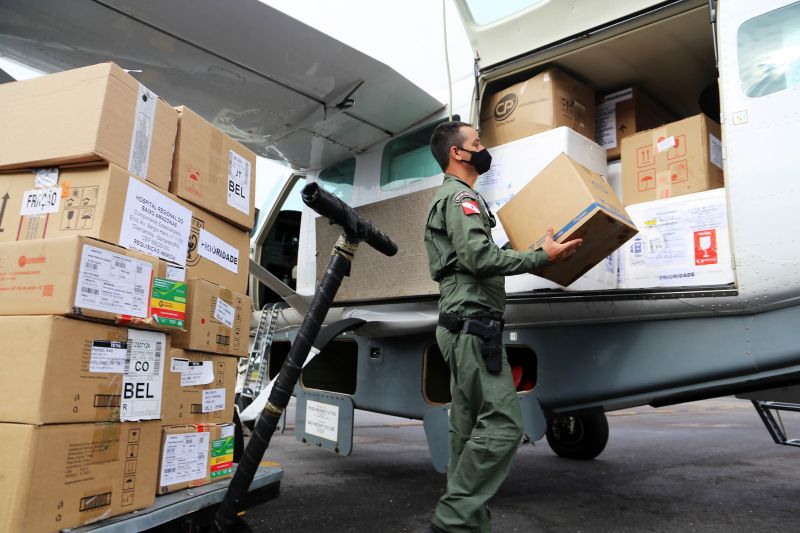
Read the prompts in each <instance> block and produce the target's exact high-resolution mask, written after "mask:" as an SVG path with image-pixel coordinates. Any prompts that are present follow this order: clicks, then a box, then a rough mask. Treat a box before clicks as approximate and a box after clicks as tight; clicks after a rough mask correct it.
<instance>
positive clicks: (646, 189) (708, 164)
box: [622, 115, 725, 205]
mask: <svg viewBox="0 0 800 533" xmlns="http://www.w3.org/2000/svg"><path fill="white" fill-rule="evenodd" d="M720 138H721V136H720V126H719V124H717V123H716V122H714V121H713V120H711V119H710V118H708V117H707V116H705V115H695V116H693V117H690V118H686V119H683V120H679V121H678V122H673V123H671V124H667V125H666V126H663V127H661V128H657V129H653V130H648V131H643V132H641V133H637V134H636V135H632V136H630V137H625V138H624V139H622V182H623V183H622V191H623V192H622V199H623V201H624V203H625V205H631V204H639V203H642V202H650V201H652V200H658V199H661V198H670V197H672V196H680V195H681V194H691V193H694V192H700V191H706V190H708V189H715V188H719V187H724V186H725V181H724V178H723V174H722V143H721V141H720Z"/></svg>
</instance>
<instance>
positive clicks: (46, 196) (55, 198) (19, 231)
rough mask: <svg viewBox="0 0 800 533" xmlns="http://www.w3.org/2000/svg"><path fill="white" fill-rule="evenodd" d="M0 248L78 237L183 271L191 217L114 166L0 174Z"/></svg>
mask: <svg viewBox="0 0 800 533" xmlns="http://www.w3.org/2000/svg"><path fill="white" fill-rule="evenodd" d="M0 197H2V198H4V199H5V200H4V201H5V202H6V204H5V208H6V211H5V216H4V217H3V220H0V229H3V231H2V232H0V242H3V241H15V240H16V241H26V240H33V239H47V238H51V237H66V236H70V235H84V236H87V237H94V238H97V239H100V240H103V241H106V242H110V243H113V244H118V245H120V246H123V247H125V248H128V249H131V250H138V251H140V252H145V253H147V254H150V255H153V256H156V257H160V258H161V259H164V260H167V261H171V262H173V263H176V264H179V265H183V264H184V263H185V262H186V251H187V248H188V242H189V235H190V233H191V225H192V220H191V218H192V213H191V210H189V209H188V208H187V207H185V206H184V205H182V204H180V203H178V199H177V198H176V197H174V196H172V195H171V194H169V193H168V192H166V191H162V190H160V189H158V188H157V187H154V186H152V185H150V184H149V183H146V182H144V181H142V180H140V179H138V178H136V177H134V176H132V175H131V173H130V172H128V171H127V170H125V169H124V168H122V167H119V166H117V165H113V164H111V165H107V164H100V165H89V166H82V167H75V168H56V169H39V170H37V171H34V172H31V171H20V172H14V173H11V174H0Z"/></svg>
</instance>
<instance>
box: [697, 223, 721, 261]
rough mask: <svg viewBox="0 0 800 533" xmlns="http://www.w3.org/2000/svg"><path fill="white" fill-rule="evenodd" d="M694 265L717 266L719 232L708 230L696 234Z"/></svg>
mask: <svg viewBox="0 0 800 533" xmlns="http://www.w3.org/2000/svg"><path fill="white" fill-rule="evenodd" d="M694 264H695V265H696V266H701V265H716V264H717V230H715V229H708V230H703V231H695V232H694Z"/></svg>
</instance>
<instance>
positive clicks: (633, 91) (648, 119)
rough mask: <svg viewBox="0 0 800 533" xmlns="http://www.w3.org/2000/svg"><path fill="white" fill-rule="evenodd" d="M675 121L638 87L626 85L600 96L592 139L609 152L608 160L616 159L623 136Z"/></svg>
mask: <svg viewBox="0 0 800 533" xmlns="http://www.w3.org/2000/svg"><path fill="white" fill-rule="evenodd" d="M674 120H675V117H674V116H673V115H672V113H670V112H669V111H667V110H665V109H664V108H663V107H661V106H660V105H658V104H657V103H655V102H654V101H653V100H651V99H650V97H648V96H647V95H646V94H644V93H643V92H642V91H641V90H639V89H638V88H637V87H628V88H627V89H623V90H621V91H615V92H613V93H611V94H607V95H605V96H603V98H602V99H601V101H600V103H599V104H597V122H596V124H597V133H596V137H595V139H596V140H597V144H599V145H600V146H602V147H603V148H605V149H606V150H607V151H608V152H607V156H608V159H609V160H612V159H618V158H619V157H620V153H621V146H622V139H624V138H625V137H630V136H631V135H633V134H634V133H636V132H639V131H643V130H649V129H652V128H657V127H659V126H663V125H664V124H667V123H669V122H672V121H674Z"/></svg>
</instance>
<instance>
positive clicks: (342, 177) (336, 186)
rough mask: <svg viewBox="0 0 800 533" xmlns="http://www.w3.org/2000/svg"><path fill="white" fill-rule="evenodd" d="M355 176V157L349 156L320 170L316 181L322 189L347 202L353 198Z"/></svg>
mask: <svg viewBox="0 0 800 533" xmlns="http://www.w3.org/2000/svg"><path fill="white" fill-rule="evenodd" d="M355 176H356V158H355V157H351V158H350V159H346V160H345V161H342V162H341V163H336V164H335V165H333V166H330V167H328V168H326V169H325V170H323V171H321V172H320V173H319V175H318V176H317V182H319V184H320V186H321V187H322V188H323V189H325V190H326V191H328V192H330V193H332V194H334V195H336V196H337V197H338V198H339V199H341V200H342V201H343V202H345V203H347V202H350V200H352V198H353V181H354V180H355Z"/></svg>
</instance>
